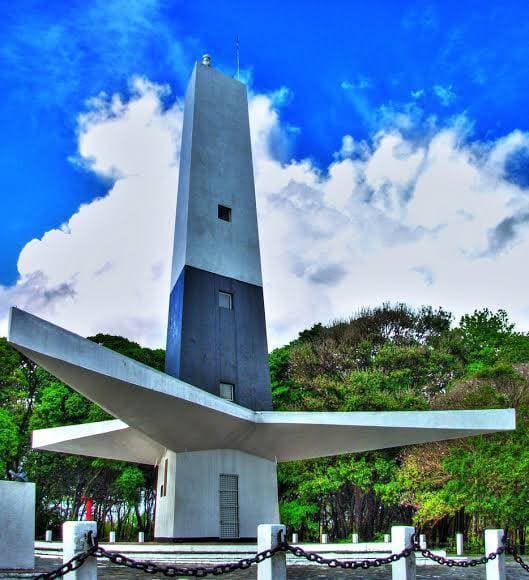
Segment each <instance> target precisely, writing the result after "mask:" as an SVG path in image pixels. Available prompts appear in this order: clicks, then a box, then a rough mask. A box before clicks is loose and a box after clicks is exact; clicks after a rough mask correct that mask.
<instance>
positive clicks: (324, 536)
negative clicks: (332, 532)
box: [321, 534, 329, 544]
mask: <svg viewBox="0 0 529 580" xmlns="http://www.w3.org/2000/svg"><path fill="white" fill-rule="evenodd" d="M321 543H322V544H328V543H329V536H328V534H322V535H321Z"/></svg>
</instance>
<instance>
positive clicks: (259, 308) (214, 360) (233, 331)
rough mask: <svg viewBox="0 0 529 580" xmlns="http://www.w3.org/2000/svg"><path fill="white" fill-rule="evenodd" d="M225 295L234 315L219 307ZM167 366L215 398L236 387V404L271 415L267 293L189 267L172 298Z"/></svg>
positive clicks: (177, 375)
mask: <svg viewBox="0 0 529 580" xmlns="http://www.w3.org/2000/svg"><path fill="white" fill-rule="evenodd" d="M220 291H223V292H229V293H231V294H232V296H233V309H232V310H229V309H226V308H221V307H220V306H219V292H220ZM165 366H166V371H167V373H169V374H171V375H173V376H175V377H177V378H179V379H182V380H183V381H186V382H188V383H190V384H192V385H194V386H196V387H200V388H201V389H204V390H206V391H208V392H210V393H212V394H214V395H219V384H220V383H221V382H225V383H233V384H234V385H235V402H236V403H238V404H239V405H242V406H244V407H248V408H250V409H254V410H256V411H263V410H271V409H272V395H271V389H270V372H269V368H268V349H267V342H266V325H265V313H264V302H263V289H262V288H261V287H260V286H255V285H253V284H247V283H245V282H240V281H238V280H233V279H231V278H225V277H224V276H219V275H217V274H213V273H211V272H205V271H204V270H199V269H197V268H193V267H190V266H185V268H184V270H183V271H182V273H181V274H180V277H179V279H178V282H177V283H176V284H175V286H174V289H173V291H172V293H171V297H170V303H169V324H168V336H167V353H166V360H165Z"/></svg>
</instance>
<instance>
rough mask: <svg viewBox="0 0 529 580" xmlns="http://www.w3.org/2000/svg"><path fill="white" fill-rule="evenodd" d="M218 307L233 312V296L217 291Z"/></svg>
mask: <svg viewBox="0 0 529 580" xmlns="http://www.w3.org/2000/svg"><path fill="white" fill-rule="evenodd" d="M219 306H220V308H226V309H227V310H233V294H231V293H230V292H223V291H222V290H220V291H219Z"/></svg>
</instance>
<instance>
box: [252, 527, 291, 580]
mask: <svg viewBox="0 0 529 580" xmlns="http://www.w3.org/2000/svg"><path fill="white" fill-rule="evenodd" d="M279 532H282V537H285V534H286V527H285V526H283V525H281V524H261V525H260V526H258V527H257V551H258V552H263V551H264V550H272V549H273V548H275V547H276V546H277V544H278V535H279ZM286 577H287V558H286V554H285V552H279V553H278V554H276V555H275V556H273V557H272V558H268V559H266V560H264V561H263V562H261V563H260V564H257V580H286Z"/></svg>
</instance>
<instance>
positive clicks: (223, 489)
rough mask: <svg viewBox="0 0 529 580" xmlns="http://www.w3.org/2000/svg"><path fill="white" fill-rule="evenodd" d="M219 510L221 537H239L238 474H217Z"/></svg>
mask: <svg viewBox="0 0 529 580" xmlns="http://www.w3.org/2000/svg"><path fill="white" fill-rule="evenodd" d="M219 512H220V514H219V515H220V526H219V527H220V531H219V536H220V537H221V538H238V537H239V476H238V475H232V474H225V473H221V474H220V475H219Z"/></svg>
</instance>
